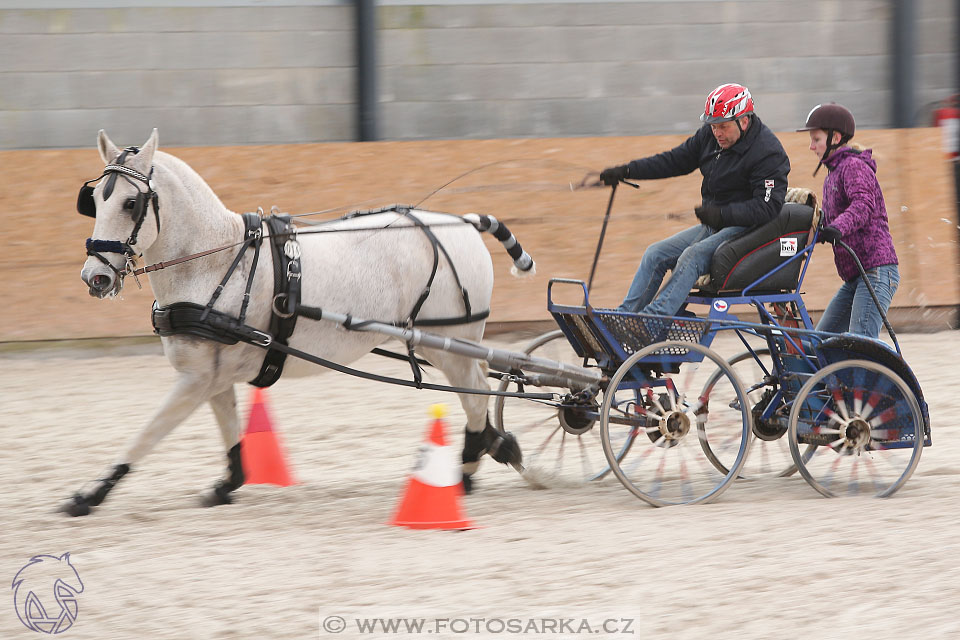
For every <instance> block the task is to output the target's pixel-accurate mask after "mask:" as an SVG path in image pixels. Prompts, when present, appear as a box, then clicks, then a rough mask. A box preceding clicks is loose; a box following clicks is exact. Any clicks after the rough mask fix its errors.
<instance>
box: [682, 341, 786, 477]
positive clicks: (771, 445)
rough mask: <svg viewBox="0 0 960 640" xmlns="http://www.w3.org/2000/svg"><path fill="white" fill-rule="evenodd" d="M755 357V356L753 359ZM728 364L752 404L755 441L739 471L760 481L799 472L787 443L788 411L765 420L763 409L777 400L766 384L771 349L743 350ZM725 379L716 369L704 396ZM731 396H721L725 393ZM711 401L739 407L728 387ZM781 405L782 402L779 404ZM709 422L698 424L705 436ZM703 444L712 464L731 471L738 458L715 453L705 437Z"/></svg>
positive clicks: (709, 441) (771, 387)
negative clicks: (764, 382) (763, 478)
mask: <svg viewBox="0 0 960 640" xmlns="http://www.w3.org/2000/svg"><path fill="white" fill-rule="evenodd" d="M754 356H756V357H754ZM758 358H759V359H760V361H761V362H763V363H764V366H765V367H766V369H767V370H766V372H765V371H764V369H763V367H761V366H760V364H759V362H758V361H757V359H758ZM727 364H728V365H729V366H730V367H732V368H733V370H734V371H735V372H736V374H737V377H738V378H740V380H741V381H742V382H743V385H744V389H745V391H746V393H747V396H748V398H749V401H748V403H747V407H748V408H749V410H750V411H751V413H752V414H753V436H752V438H753V442H752V444H751V445H750V456H749V457H748V458H747V461H746V463H744V465H743V467H742V468H741V469H740V476H739V477H741V478H757V477H763V476H768V477H769V476H776V477H781V478H783V477H786V476H789V475H792V474H794V473H796V471H797V465H795V464H794V463H793V457H792V456H791V455H790V445H789V444H787V438H786V437H785V436H786V434H787V427H788V425H789V423H790V422H789V419H788V417H789V416H788V415H787V412H786V410H784V411H781V412H780V413H779V414H778V415H774V416H771V417H770V418H767V419H764V418H763V417H762V415H763V412H764V410H765V409H766V408H767V406H768V405H769V403H770V402H773V401H774V398H775V394H776V389H775V388H774V386H773V385H772V384H763V381H764V377H765V376H766V375H767V374H768V373H773V362H772V360H771V358H770V349H768V348H758V349H754V350H753V351H752V352H750V351H744V352H742V353H738V354H737V355H735V356H734V357H732V358H730V360H728V361H727ZM724 377H725V374H724V372H723V369H719V368H718V369H717V370H716V371H715V372H714V374H713V375H712V376H710V378H709V380H707V383H706V384H705V385H704V387H703V391H702V392H701V393H703V394H707V393H708V392H709V391H710V390H711V389H712V388H713V387H714V386H715V385H717V382H718V381H720V380H722V379H723V378H724ZM725 393H726V394H727V395H728V396H729V397H727V398H723V397H721V396H722V395H723V394H725ZM710 397H711V402H726V403H728V404H729V405H730V406H731V407H732V408H739V407H737V406H736V402H737V397H736V394H735V393H734V392H733V389H732V387H730V386H729V385H720V386H718V387H717V388H716V389H715V390H714V391H713V392H712V393H711V394H710ZM778 402H779V403H780V404H781V405H782V404H783V401H782V400H779V401H778ZM708 424H709V421H703V422H700V423H697V429H699V430H700V431H701V432H703V433H705V430H706V428H707V426H708ZM700 443H701V444H702V445H703V452H704V454H706V456H707V458H708V459H709V460H710V462H711V463H712V464H713V465H714V466H715V467H716V468H717V469H718V470H720V471H721V472H722V473H724V474H726V473H727V472H729V471H730V465H732V464H734V463H735V462H736V458H734V457H732V455H731V454H733V453H734V452H733V451H731V450H727V451H726V455H725V453H724V450H722V449H718V450H716V451H715V450H714V449H713V447H712V446H711V444H710V443H711V439H709V438H706V437H703V438H701V440H700Z"/></svg>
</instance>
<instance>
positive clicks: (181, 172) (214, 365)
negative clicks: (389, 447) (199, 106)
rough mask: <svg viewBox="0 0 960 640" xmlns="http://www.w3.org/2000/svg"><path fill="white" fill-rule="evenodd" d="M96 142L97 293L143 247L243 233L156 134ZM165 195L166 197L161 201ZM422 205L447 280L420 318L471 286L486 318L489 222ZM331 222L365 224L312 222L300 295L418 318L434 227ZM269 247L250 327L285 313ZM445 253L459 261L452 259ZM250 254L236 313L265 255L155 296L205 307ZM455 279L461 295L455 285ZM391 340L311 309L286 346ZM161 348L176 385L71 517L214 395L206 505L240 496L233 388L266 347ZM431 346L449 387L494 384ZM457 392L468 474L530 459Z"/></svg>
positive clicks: (320, 351)
mask: <svg viewBox="0 0 960 640" xmlns="http://www.w3.org/2000/svg"><path fill="white" fill-rule="evenodd" d="M97 146H98V149H99V151H100V157H101V158H102V159H103V161H104V163H105V164H107V165H108V166H107V167H106V168H105V170H104V171H105V173H104V175H103V176H101V179H100V181H99V183H98V184H97V185H96V187H95V188H92V194H91V193H90V192H89V190H90V189H91V188H87V189H88V192H87V193H86V194H84V193H83V192H82V193H81V199H80V200H78V208H80V209H84V205H83V203H82V202H81V200H83V197H86V198H87V204H86V207H88V208H89V209H90V210H89V211H88V212H87V215H92V214H93V211H92V208H93V207H94V206H95V209H96V211H95V215H96V224H95V226H94V229H93V235H92V240H88V241H87V249H88V254H89V257H88V259H87V260H86V262H85V264H84V266H83V270H82V272H81V278H82V279H83V281H84V282H85V283H86V284H87V285H88V287H89V291H90V295H92V296H96V297H99V298H104V297H109V296H114V295H116V294H117V293H119V291H120V289H121V287H122V285H123V277H124V276H125V275H127V274H129V273H130V272H131V271H132V268H133V262H132V261H133V259H134V257H135V256H137V255H139V254H142V257H143V260H144V262H145V263H146V264H148V265H156V264H158V263H162V262H164V261H166V262H169V261H171V260H175V259H177V258H179V257H185V256H190V255H192V254H195V253H201V252H204V251H206V250H209V249H213V248H218V247H223V246H225V245H231V244H235V243H238V242H240V241H241V240H243V239H244V234H245V228H246V227H245V222H244V218H243V217H242V216H240V215H237V214H236V213H234V212H232V211H230V210H229V209H227V208H226V207H225V206H224V205H223V203H222V202H221V201H220V199H219V198H218V197H217V195H216V194H215V193H214V192H213V190H212V189H210V187H209V186H208V185H207V184H206V182H204V180H203V179H202V178H201V177H200V176H199V175H198V174H197V173H196V172H195V171H194V170H193V169H192V168H190V167H189V166H188V165H187V164H186V163H184V162H183V161H181V160H179V159H178V158H175V157H173V156H171V155H169V154H167V153H164V152H162V151H158V150H157V131H156V129H154V131H153V133H152V135H151V136H150V138H149V139H148V140H147V142H146V143H145V144H144V145H143V147H141V148H139V149H136V148H128V149H127V150H121V149H119V148H118V147H117V146H116V145H115V144H114V143H113V142H112V141H111V140H110V138H109V137H107V135H106V133H105V132H104V131H100V133H99V136H98V139H97ZM118 167H122V168H118ZM91 182H92V181H91ZM82 191H83V190H82ZM153 193H155V194H156V195H157V196H158V198H157V199H156V200H155V201H154V202H152V203H151V197H150V196H152V195H153ZM91 197H92V201H91V200H90V199H91ZM414 213H415V214H416V217H417V218H418V219H419V220H420V221H421V222H422V223H424V224H426V225H431V227H430V231H432V233H433V234H434V235H435V236H436V238H437V240H438V241H439V243H440V244H441V245H442V250H441V255H440V259H439V261H438V262H437V263H436V265H437V266H436V269H437V272H436V276H435V278H434V280H433V283H432V285H431V287H430V292H429V296H428V297H427V298H426V300H425V302H423V305H422V308H421V309H420V311H419V314H418V315H417V318H418V319H430V318H455V317H463V316H464V315H465V310H464V298H463V290H466V291H467V292H468V293H469V300H470V303H471V305H472V308H473V311H474V315H483V314H482V313H480V314H478V312H481V311H484V310H488V309H489V304H490V296H491V292H492V288H493V268H492V261H491V259H490V255H489V253H488V251H487V249H486V247H485V246H484V244H483V241H482V239H481V238H480V234H479V233H478V231H477V228H475V227H474V226H473V225H471V224H465V223H463V221H462V220H461V219H460V218H457V217H453V216H450V215H447V214H439V213H431V212H426V211H414ZM473 220H476V218H475V217H474V218H473ZM474 224H476V222H474ZM494 224H495V222H494ZM482 226H483V225H477V227H478V228H479V227H482ZM387 227H389V228H387ZM494 228H495V227H494ZM332 229H340V230H343V229H355V230H357V231H352V232H336V233H309V232H307V231H306V230H304V229H301V231H300V233H299V234H297V235H296V236H294V238H295V239H296V240H297V241H298V242H299V245H300V249H301V252H302V257H301V258H300V268H301V271H302V280H301V283H302V284H301V287H302V288H301V295H302V304H303V305H305V306H313V307H322V308H323V309H329V310H333V311H337V312H340V313H343V314H350V315H351V316H352V317H355V318H363V319H372V320H379V321H386V322H404V321H406V320H407V319H408V318H409V317H410V314H411V310H412V309H413V308H414V306H415V305H416V303H417V301H418V299H419V298H420V297H421V294H422V292H423V290H424V286H425V284H426V283H427V281H428V279H429V276H430V272H431V269H432V268H433V266H434V252H435V247H434V246H433V245H432V244H431V241H430V240H429V238H428V234H426V233H424V231H423V230H422V229H418V228H417V227H416V226H413V223H412V222H411V220H410V219H408V218H406V217H404V216H402V215H400V214H399V213H397V212H386V213H377V214H371V215H363V216H357V217H349V218H345V219H342V220H340V221H337V222H335V223H332V224H331V225H329V226H327V225H324V226H323V230H324V231H329V230H332ZM504 231H505V229H504V228H502V225H501V230H500V233H498V234H497V236H498V238H500V239H501V241H504V238H503V237H501V236H502V235H503V233H504ZM124 239H126V241H124ZM269 242H270V241H269V239H267V238H264V240H263V247H262V250H261V251H260V252H259V261H258V264H257V266H256V269H255V271H254V276H253V278H252V283H251V287H252V288H251V290H250V297H249V308H248V311H247V313H246V319H245V323H246V325H247V326H249V327H253V328H255V329H259V330H262V331H266V330H268V327H269V326H270V320H271V314H272V309H273V308H274V286H275V285H274V259H273V256H272V255H271V250H270V247H269ZM514 242H515V241H514V240H513V239H512V236H511V237H510V239H509V241H507V242H504V244H505V246H507V247H508V248H510V249H512V251H511V254H512V255H514V254H515V253H516V252H517V250H518V249H519V245H516V247H513V246H512V245H513V244H514ZM443 250H445V251H446V253H447V254H448V256H449V258H448V259H447V260H445V259H444V257H443V255H442V254H443ZM241 251H242V252H243V256H242V257H241V258H240V260H239V263H238V265H237V267H236V270H235V272H234V273H233V276H232V277H231V278H230V279H229V280H228V281H227V282H226V284H225V286H224V287H223V289H222V293H221V294H220V295H219V297H218V298H217V299H216V304H215V305H214V307H213V308H214V310H216V311H219V312H222V313H223V314H228V315H231V316H237V315H238V311H239V310H240V308H241V305H242V302H243V298H244V291H245V288H246V286H247V278H248V276H249V274H250V272H251V265H252V262H253V255H254V253H255V251H254V250H253V249H251V248H247V249H242V248H240V247H237V248H231V249H229V250H225V251H219V252H216V253H212V254H209V255H206V256H203V257H198V258H195V259H191V260H187V261H184V262H181V263H178V264H176V265H175V266H169V267H166V268H162V269H158V270H155V271H152V272H151V273H150V274H149V279H150V284H151V286H152V288H153V292H154V294H155V296H156V300H157V302H156V304H157V305H158V306H159V307H161V308H164V307H168V306H169V305H171V304H173V303H179V302H191V303H196V304H199V305H206V304H207V303H208V301H209V300H210V299H211V296H212V295H213V294H214V292H215V291H216V290H217V288H218V285H219V284H220V282H221V280H222V278H223V277H224V275H225V274H226V273H227V271H228V269H229V268H230V265H231V263H232V262H233V260H234V258H235V257H237V254H238V253H240V252H241ZM515 257H516V256H515ZM523 258H524V260H525V261H526V263H524V262H523V261H517V260H515V263H516V264H517V265H518V266H519V267H520V268H524V267H527V268H529V267H530V266H532V261H530V260H529V256H527V255H526V254H525V253H523ZM450 263H452V264H453V269H452V268H451V266H450ZM454 270H455V273H454ZM530 272H532V270H531V271H530ZM457 276H458V277H459V282H460V285H462V287H463V290H461V288H460V287H458V286H457V282H456V278H457ZM483 329H484V321H483V319H479V320H474V321H472V322H469V323H465V324H456V325H449V326H440V327H436V328H431V332H434V333H439V334H442V335H445V336H453V337H459V338H465V339H468V340H473V341H476V340H479V339H480V338H481V337H482V335H483ZM387 339H388V338H387V337H386V336H385V335H382V334H378V333H371V332H361V331H350V330H348V329H346V328H344V327H343V326H341V325H338V324H334V323H332V322H329V321H325V320H320V321H316V320H311V319H307V318H304V317H300V318H299V319H298V320H297V323H296V329H295V331H294V333H293V334H292V336H291V337H290V338H289V340H288V343H289V345H290V347H293V348H296V349H299V350H301V351H305V352H307V353H310V354H316V355H318V356H320V357H323V358H325V359H328V360H331V361H334V362H336V363H340V364H347V363H349V362H351V361H354V360H356V359H358V358H360V357H361V356H363V355H364V354H366V353H368V352H369V351H371V350H372V349H373V348H375V347H376V346H377V345H378V344H379V343H382V342H384V341H385V340H387ZM162 343H163V350H164V354H165V355H166V357H167V359H168V360H169V361H170V363H171V364H172V365H173V367H174V368H175V369H176V370H177V372H178V373H179V377H178V378H177V381H176V383H175V385H174V387H173V389H172V390H171V391H170V392H169V394H168V395H167V397H166V399H165V400H164V402H163V404H162V405H161V406H160V407H159V408H158V409H157V410H156V412H155V413H154V414H153V417H151V418H150V420H149V421H148V422H147V424H146V425H145V427H144V428H143V429H142V430H141V431H140V433H138V434H137V435H136V436H135V437H134V438H133V439H132V440H131V441H130V442H129V444H128V445H127V447H126V448H125V450H124V451H123V452H122V453H121V455H120V457H119V459H118V460H117V461H116V464H115V465H114V466H113V467H112V469H111V472H110V473H109V474H108V475H107V476H106V477H104V478H101V479H99V480H97V481H95V482H93V483H91V484H90V485H89V486H87V487H85V488H84V489H83V490H81V491H80V492H79V493H77V494H75V495H74V496H73V497H72V498H71V499H70V500H69V501H68V502H67V503H66V504H65V505H64V507H63V510H64V511H65V512H67V513H69V514H70V515H86V514H88V513H89V512H90V510H91V508H92V507H95V506H97V505H99V504H100V503H101V502H102V501H103V499H104V498H105V497H106V495H107V493H108V492H109V491H110V490H111V489H112V488H113V486H114V485H115V484H116V483H117V481H118V480H119V479H120V478H121V477H122V476H123V475H125V474H126V473H127V472H128V471H129V470H130V469H131V467H133V466H134V465H135V464H136V463H137V462H138V461H140V460H141V459H142V458H143V457H144V456H145V455H147V454H148V453H149V452H150V451H151V449H153V447H154V446H156V444H157V443H158V442H159V441H160V440H161V439H162V438H163V437H164V436H166V435H167V434H168V433H170V432H171V431H172V430H173V428H174V427H176V426H177V425H178V424H179V423H180V422H182V421H183V420H184V419H185V418H187V416H189V415H190V414H191V413H192V412H193V411H194V410H195V409H196V408H197V407H198V406H199V405H200V404H201V403H203V402H209V403H210V406H211V408H212V409H213V413H214V415H215V416H216V420H217V423H218V425H219V427H220V434H221V436H222V438H223V444H224V447H225V449H226V450H227V461H228V464H227V471H226V474H225V476H224V477H223V478H222V479H220V480H219V481H218V482H217V483H216V484H215V486H214V487H213V489H212V490H211V491H210V492H208V493H206V494H205V495H204V503H205V504H208V505H214V504H223V503H229V502H230V501H231V496H230V493H231V492H232V491H234V490H235V489H237V488H238V487H239V486H240V485H242V484H243V472H242V466H241V464H240V444H239V435H240V433H239V421H238V416H237V407H236V396H235V392H234V385H235V384H236V383H238V382H245V381H250V380H252V379H253V378H255V377H256V376H257V375H258V372H259V371H260V369H261V365H262V363H263V361H264V356H265V353H266V352H265V350H264V349H261V348H259V347H257V346H254V345H251V344H246V343H244V342H239V343H236V344H222V343H220V342H217V341H214V340H209V339H205V338H202V337H197V336H194V335H182V334H181V335H172V336H166V337H162ZM418 351H419V348H418ZM422 351H423V353H422V355H423V357H425V358H426V359H427V360H428V361H429V362H431V363H432V364H433V365H435V366H436V367H438V368H439V369H440V370H441V371H442V372H443V373H444V375H445V376H446V378H447V380H449V382H450V384H451V385H453V386H455V387H462V388H470V389H481V390H484V391H486V390H488V389H489V387H488V386H487V383H486V378H485V370H486V367H485V366H484V364H481V362H480V361H477V360H471V359H468V358H465V357H462V356H458V355H454V354H451V353H449V352H445V351H440V350H435V349H423V350H422ZM323 370H324V369H322V368H320V367H318V366H316V365H315V364H311V363H309V362H305V361H304V360H301V359H297V358H292V357H291V358H287V360H286V363H285V367H284V369H283V372H284V374H285V375H294V376H297V375H306V374H315V373H319V372H320V371H323ZM459 397H460V402H461V404H462V405H463V409H464V411H465V413H466V415H467V424H466V434H465V440H464V448H463V462H464V468H463V471H464V477H465V480H466V481H467V482H469V478H470V475H471V474H472V473H474V472H475V471H476V468H477V466H478V463H479V458H480V457H481V456H482V455H483V454H484V453H485V452H488V451H490V453H491V455H492V456H493V457H494V459H496V460H497V461H499V462H504V463H507V462H509V463H519V462H520V450H519V447H518V446H517V445H516V441H515V440H514V439H513V438H512V436H510V435H509V434H500V433H499V432H498V431H496V430H495V429H494V428H493V427H492V426H490V424H489V422H488V420H487V404H488V403H487V400H488V397H487V396H485V395H468V394H462V393H461V394H459ZM494 453H495V454H496V455H494ZM468 488H469V487H468Z"/></svg>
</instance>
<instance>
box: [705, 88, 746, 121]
mask: <svg viewBox="0 0 960 640" xmlns="http://www.w3.org/2000/svg"><path fill="white" fill-rule="evenodd" d="M748 113H753V97H752V96H751V95H750V90H749V89H747V88H746V87H745V86H743V85H740V84H722V85H720V86H719V87H717V88H716V89H714V90H713V91H711V92H710V95H708V96H707V102H706V104H705V105H704V106H703V115H701V116H700V120H701V121H702V122H706V123H707V124H717V123H718V122H729V121H730V120H735V119H736V118H739V117H740V116H745V115H747V114H748Z"/></svg>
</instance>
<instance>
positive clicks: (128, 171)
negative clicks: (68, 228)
mask: <svg viewBox="0 0 960 640" xmlns="http://www.w3.org/2000/svg"><path fill="white" fill-rule="evenodd" d="M139 151H140V149H139V148H138V147H127V148H126V149H124V150H123V152H122V153H121V154H120V155H119V156H118V157H117V159H116V160H115V161H114V163H113V164H108V165H107V166H106V167H104V168H103V173H101V174H100V175H99V176H98V177H96V178H94V179H93V180H87V181H86V182H84V183H83V186H82V187H80V193H79V194H78V195H77V212H78V213H79V214H80V215H83V216H88V217H90V218H96V217H97V204H96V202H95V201H94V199H93V191H94V187H93V186H91V183H95V182H99V181H100V180H101V179H102V178H103V177H104V176H107V182H106V184H105V185H104V187H103V199H104V200H107V199H108V198H109V197H110V196H111V195H112V194H113V187H114V185H115V183H116V180H117V175H118V174H119V175H121V176H123V177H124V179H125V180H127V181H128V182H130V183H131V184H133V180H138V181H140V182H142V183H143V184H144V186H145V187H146V188H147V190H146V191H140V189H139V187H138V188H137V196H136V198H133V199H131V200H130V201H129V202H128V204H130V205H131V206H130V207H129V208H131V209H132V210H133V215H132V218H133V221H134V224H133V231H132V232H131V233H130V237H129V238H127V240H126V242H119V241H117V240H94V239H93V238H87V243H86V246H87V255H88V256H93V257H95V258H97V259H98V260H100V262H102V263H103V264H105V265H107V266H108V267H110V268H111V269H112V270H113V272H114V273H115V274H117V277H118V278H120V280H121V282H122V281H123V278H124V277H125V276H127V275H129V274H130V273H133V270H134V264H135V259H136V258H137V257H139V256H140V253H138V252H137V251H136V249H134V245H136V244H137V234H138V233H140V227H142V226H143V221H144V220H145V219H146V217H147V207H148V206H149V204H151V203H152V204H153V215H154V218H155V219H156V221H157V235H159V234H160V206H159V204H158V198H157V192H156V191H154V189H153V180H152V179H151V176H153V167H150V175H144V174H142V173H140V172H139V171H137V170H136V169H132V168H130V167H127V166H125V165H124V162H125V161H126V159H127V155H128V154H131V153H133V154H136V153H138V152H139ZM125 208H127V207H126V206H125ZM103 253H119V254H121V255H123V256H125V258H126V263H125V264H124V266H123V269H122V270H121V269H117V268H116V267H114V266H113V265H112V264H111V263H110V261H109V260H107V259H106V258H105V257H103V255H102V254H103ZM138 284H139V283H138Z"/></svg>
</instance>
